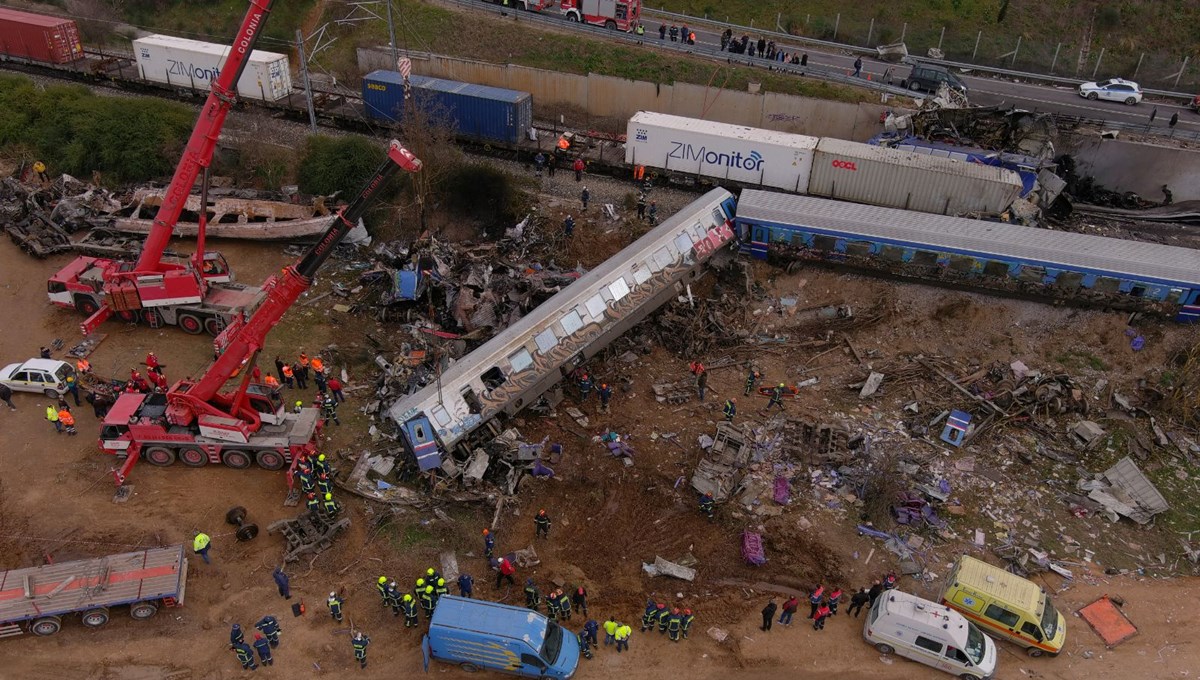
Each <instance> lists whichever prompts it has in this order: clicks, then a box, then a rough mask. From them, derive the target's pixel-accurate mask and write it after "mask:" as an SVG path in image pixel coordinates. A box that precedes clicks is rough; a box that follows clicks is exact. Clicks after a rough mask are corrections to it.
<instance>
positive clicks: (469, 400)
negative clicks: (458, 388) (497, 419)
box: [462, 385, 483, 413]
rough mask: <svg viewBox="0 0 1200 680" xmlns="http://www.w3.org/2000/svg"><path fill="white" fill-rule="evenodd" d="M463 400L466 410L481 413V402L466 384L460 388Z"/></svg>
mask: <svg viewBox="0 0 1200 680" xmlns="http://www.w3.org/2000/svg"><path fill="white" fill-rule="evenodd" d="M462 398H463V401H464V402H466V404H467V410H468V411H470V412H471V413H483V404H481V403H480V402H479V396H478V395H476V394H475V390H473V389H471V386H470V385H468V386H466V387H464V388H463V390H462Z"/></svg>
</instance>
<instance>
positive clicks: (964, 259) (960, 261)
mask: <svg viewBox="0 0 1200 680" xmlns="http://www.w3.org/2000/svg"><path fill="white" fill-rule="evenodd" d="M974 266H975V258H973V257H970V256H968V255H951V256H950V269H951V270H952V271H956V272H969V271H971V269H972V268H973V267H974Z"/></svg>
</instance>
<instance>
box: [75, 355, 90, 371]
mask: <svg viewBox="0 0 1200 680" xmlns="http://www.w3.org/2000/svg"><path fill="white" fill-rule="evenodd" d="M75 372H76V373H79V374H80V375H82V374H84V373H91V372H92V364H91V362H90V361H88V360H87V359H80V360H79V361H76V362H75Z"/></svg>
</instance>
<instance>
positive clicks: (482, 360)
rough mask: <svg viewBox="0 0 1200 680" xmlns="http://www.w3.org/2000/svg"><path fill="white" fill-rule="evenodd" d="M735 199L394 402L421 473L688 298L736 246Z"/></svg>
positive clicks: (628, 256)
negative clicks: (707, 268)
mask: <svg viewBox="0 0 1200 680" xmlns="http://www.w3.org/2000/svg"><path fill="white" fill-rule="evenodd" d="M735 205H736V203H735V199H734V197H733V194H731V193H729V192H728V191H725V190H724V189H713V190H712V191H709V192H708V193H707V194H705V195H704V196H703V197H701V198H700V199H699V200H696V201H694V202H692V203H691V204H689V205H688V206H687V207H685V208H684V209H683V210H681V211H679V212H678V213H677V214H675V215H673V216H671V217H670V218H669V219H667V220H665V221H664V222H663V223H662V224H661V225H659V226H657V227H655V228H653V229H651V230H650V231H649V232H648V233H647V234H646V235H645V236H642V237H641V238H640V239H638V240H637V241H635V242H634V243H633V244H631V245H629V246H627V247H626V248H624V249H623V250H621V252H619V253H617V254H616V255H614V256H613V257H611V258H609V259H608V260H607V261H605V262H604V263H603V264H602V265H600V266H599V267H597V268H596V269H593V270H592V271H590V272H588V273H587V274H584V275H583V276H581V277H580V278H579V279H578V280H577V281H575V282H574V283H572V284H571V285H570V286H568V287H566V288H564V289H563V290H561V291H559V292H558V293H557V294H555V295H554V297H552V298H550V299H549V300H547V301H546V302H544V303H542V304H541V305H539V306H538V307H537V308H536V309H534V310H533V311H532V312H530V313H529V314H527V315H526V316H524V317H523V318H521V319H520V320H519V321H518V322H517V323H515V324H513V325H512V326H511V327H509V328H507V329H505V330H504V331H502V332H501V333H499V334H498V335H496V336H495V337H494V338H492V339H491V340H489V341H488V342H487V343H485V344H484V345H483V346H481V347H479V348H478V349H476V350H475V351H474V352H471V353H470V354H469V355H467V356H466V357H463V358H462V359H461V360H459V361H458V362H457V363H455V364H453V365H452V366H450V368H449V369H447V370H446V372H445V373H443V374H442V375H441V376H440V377H439V378H438V379H436V380H435V381H434V382H433V383H431V384H429V385H427V386H425V387H424V388H422V389H421V390H419V391H418V392H416V393H414V394H411V395H409V396H407V397H405V398H403V399H401V400H399V401H398V402H396V403H395V404H393V405H392V407H391V409H389V411H388V416H389V417H390V418H391V419H392V420H393V421H395V423H396V424H397V425H398V426H399V427H400V429H401V431H402V439H403V440H404V443H405V445H406V446H407V447H408V449H409V450H410V451H411V452H412V454H413V456H414V457H415V458H416V461H417V465H418V467H419V468H420V469H421V470H422V471H426V470H433V469H435V468H438V467H440V466H441V465H442V460H443V456H445V455H446V454H447V453H457V456H456V457H458V458H460V459H462V460H465V459H466V457H467V456H469V455H470V452H471V449H472V447H473V446H475V445H477V444H478V443H480V442H482V441H486V440H487V439H490V438H491V437H493V436H495V435H496V434H498V433H499V427H498V425H497V424H496V423H495V422H494V419H495V418H496V417H497V416H498V415H500V414H501V413H503V414H507V415H510V416H511V415H515V414H516V413H518V412H520V411H521V410H522V409H524V408H526V407H528V406H530V405H532V404H534V403H536V402H537V400H538V399H539V398H540V397H541V396H542V395H544V394H546V393H547V392H549V391H551V390H552V389H553V388H554V387H555V385H556V384H557V383H558V382H559V381H560V380H561V379H562V378H563V377H564V376H566V375H568V374H570V373H571V372H572V371H574V369H575V368H577V367H578V366H580V365H581V364H583V362H584V361H586V360H588V359H589V358H591V357H592V356H594V355H595V354H596V353H598V352H600V351H601V350H602V349H604V348H605V347H606V346H607V345H608V344H609V343H611V342H612V341H613V340H614V339H616V338H617V337H618V336H620V335H621V334H622V333H624V332H625V331H626V330H628V329H629V328H630V327H632V326H633V325H635V324H637V323H638V322H640V321H642V320H643V319H645V318H646V316H647V315H649V314H650V313H651V312H653V311H654V310H656V309H658V308H659V307H660V306H661V305H662V304H664V303H665V302H667V301H668V300H670V299H671V298H672V297H674V296H676V295H678V294H679V293H681V292H682V287H683V286H684V285H685V284H687V283H689V282H691V281H692V280H693V279H695V278H696V277H697V276H699V274H700V273H701V267H702V265H703V264H704V263H705V262H706V261H708V260H709V259H710V258H711V257H712V256H713V255H714V254H715V253H716V252H717V251H718V250H719V249H721V248H722V247H723V246H725V245H726V244H727V243H729V242H730V241H732V240H734V234H733V228H732V227H733V218H734V208H735Z"/></svg>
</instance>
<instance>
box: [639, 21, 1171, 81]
mask: <svg viewBox="0 0 1200 680" xmlns="http://www.w3.org/2000/svg"><path fill="white" fill-rule="evenodd" d="M642 14H643V15H646V14H652V15H654V16H662V17H668V18H670V19H673V20H676V21H685V20H686V21H687V22H688V23H696V22H700V23H703V24H708V25H710V26H720V27H721V28H723V29H724V28H730V29H733V31H734V33H744V34H751V33H754V34H759V35H763V36H769V37H771V38H775V39H776V42H778V41H779V39H784V40H787V41H788V42H789V43H793V44H794V43H799V44H803V45H818V46H821V47H828V48H830V49H836V50H841V51H843V52H850V53H852V54H864V55H876V54H877V52H876V50H875V49H874V48H872V47H860V46H859V45H849V44H846V43H839V42H834V41H831V40H821V39H819V38H809V37H806V36H802V35H792V34H790V33H783V32H780V31H778V30H768V29H763V28H756V27H754V26H742V25H740V24H731V23H729V22H727V21H720V20H717V19H710V18H708V17H694V16H691V15H688V14H679V13H676V12H668V11H666V10H664V9H653V8H650V7H643V8H642ZM907 61H908V62H921V63H925V64H937V65H939V66H947V67H953V68H958V69H967V70H971V71H979V72H983V73H990V74H993V75H998V76H1004V77H1006V78H1020V79H1023V80H1034V81H1041V82H1047V83H1057V84H1061V85H1071V86H1073V87H1077V86H1078V85H1079V84H1080V83H1086V82H1089V81H1087V80H1082V79H1079V78H1067V77H1064V76H1055V75H1050V74H1045V73H1032V72H1029V71H1014V70H1012V69H1006V68H1002V67H998V66H988V65H986V64H971V63H967V62H959V61H950V60H948V59H934V58H932V57H916V56H911V55H910V56H909V57H908V59H907ZM1142 92H1144V93H1146V94H1152V95H1155V96H1158V97H1168V98H1172V99H1182V100H1184V102H1185V103H1186V102H1190V101H1192V97H1194V96H1195V95H1194V94H1192V93H1187V92H1173V91H1170V90H1151V89H1144V88H1143V89H1142Z"/></svg>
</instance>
